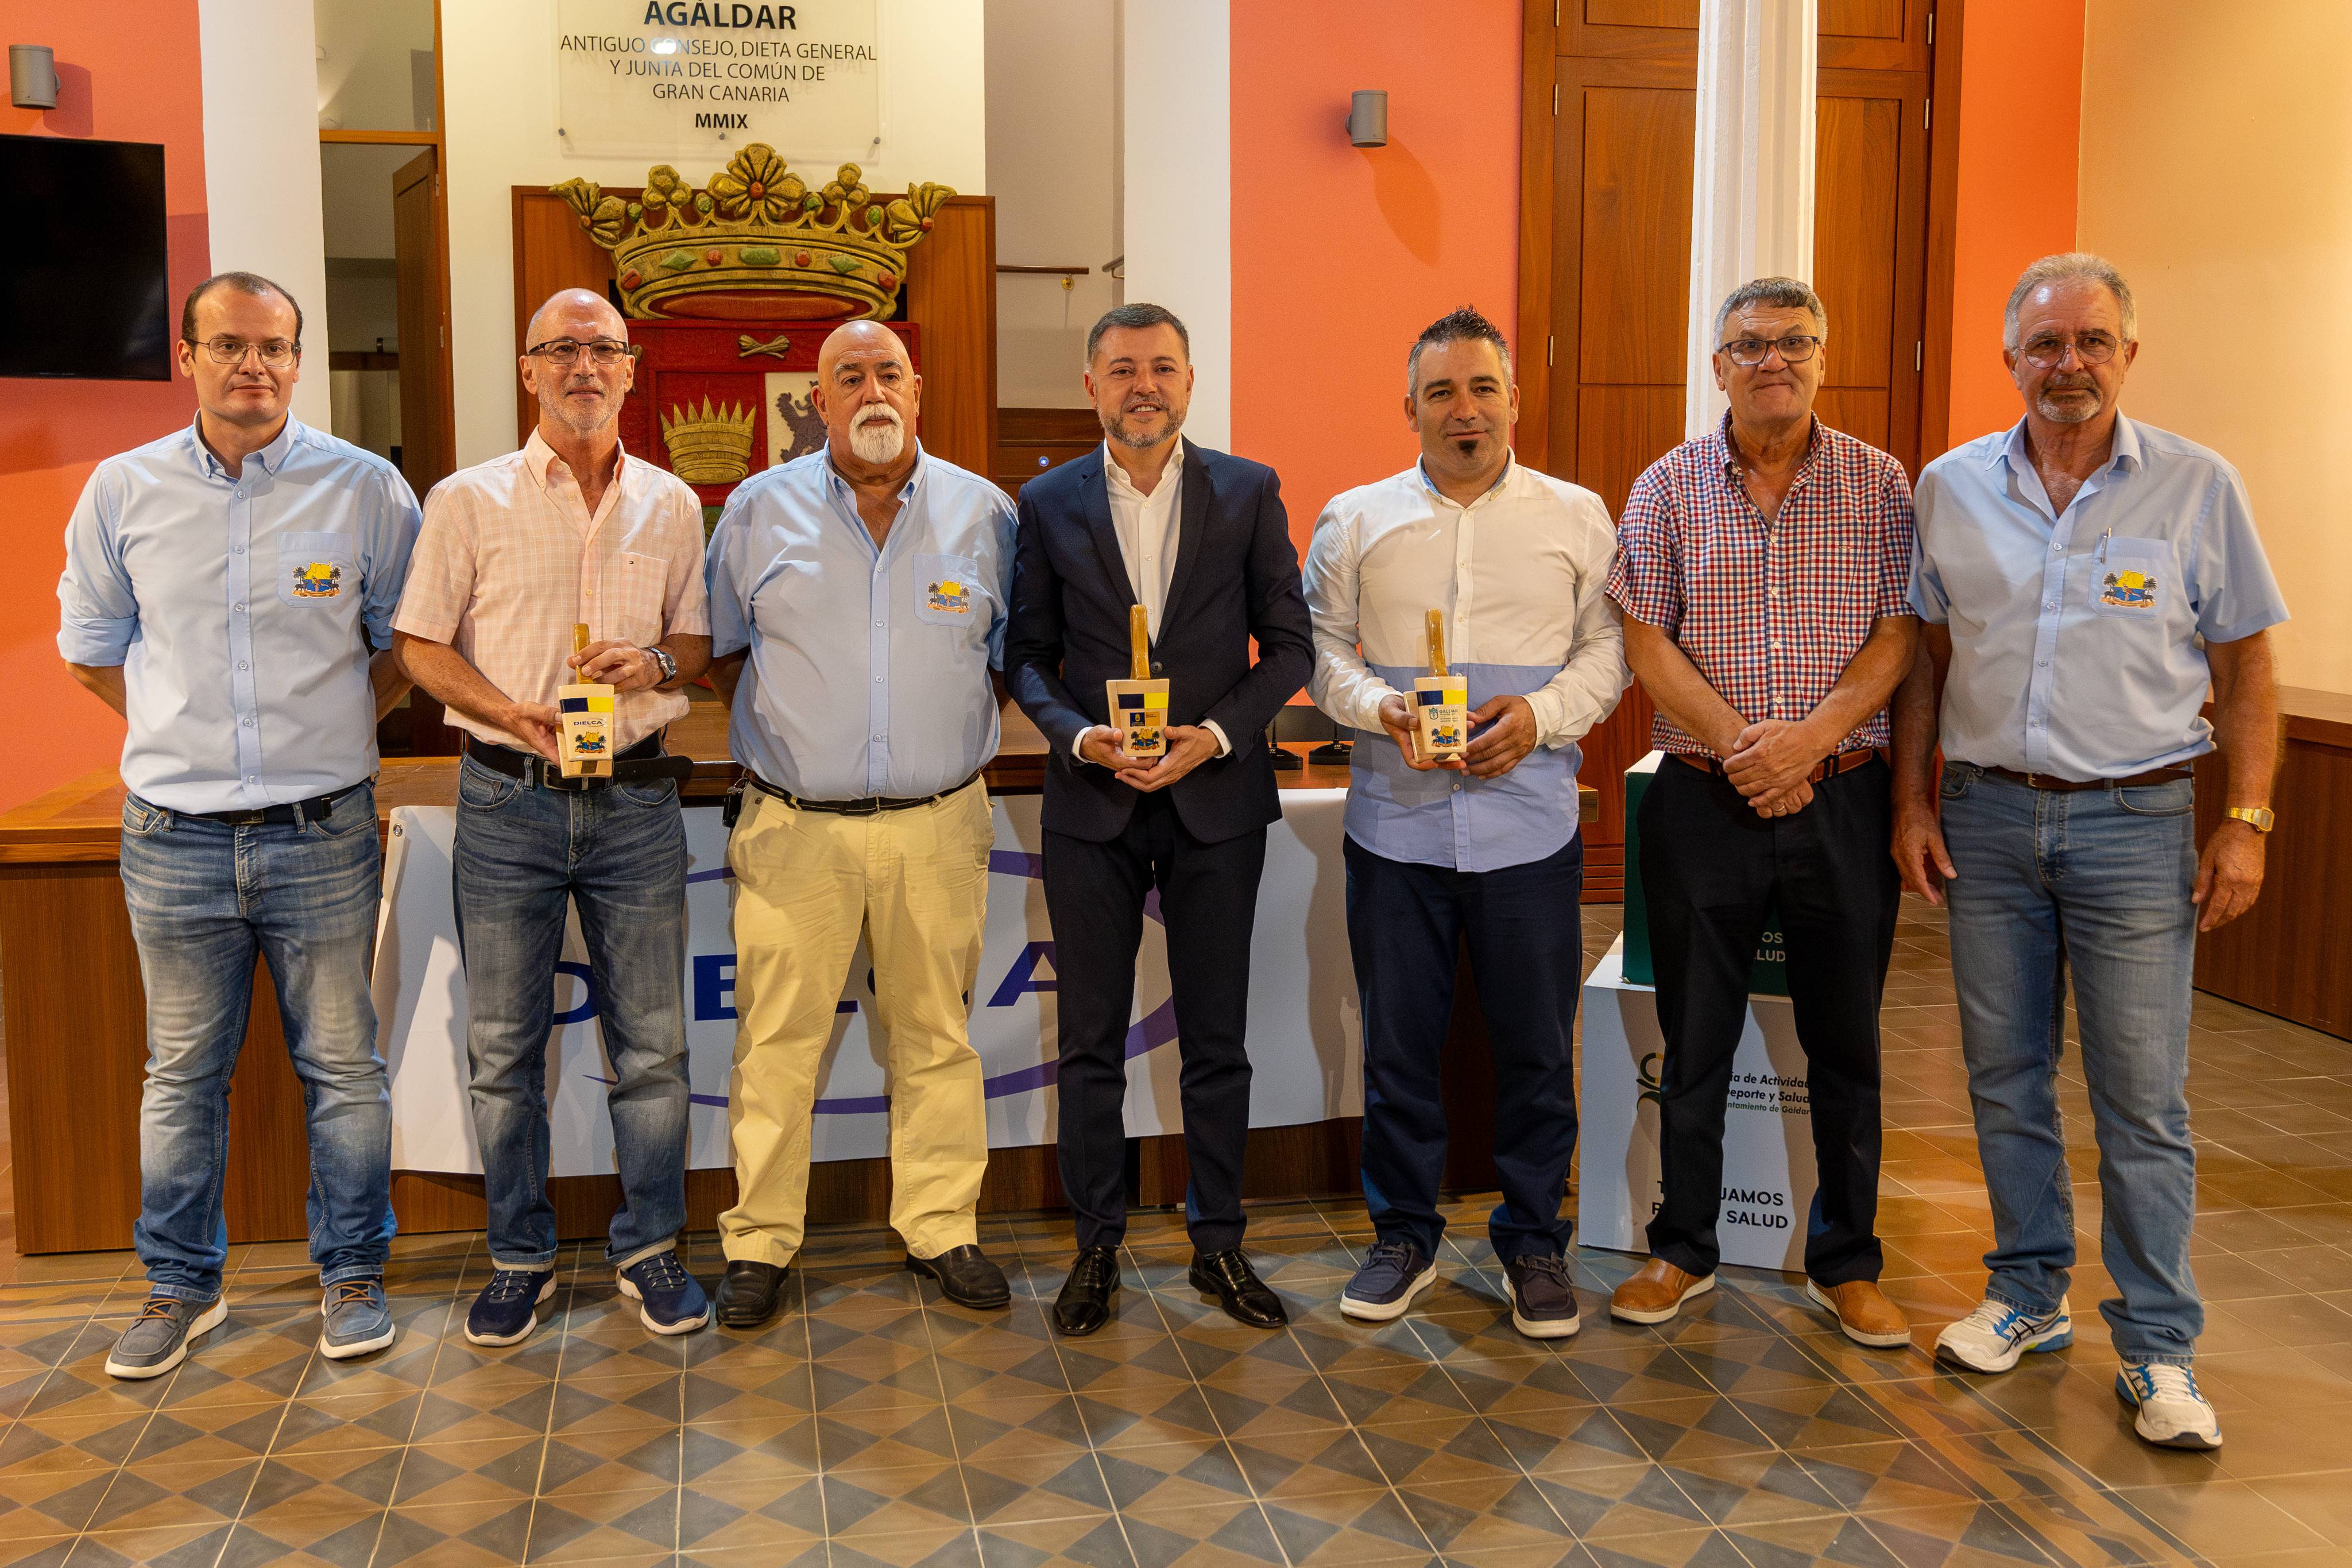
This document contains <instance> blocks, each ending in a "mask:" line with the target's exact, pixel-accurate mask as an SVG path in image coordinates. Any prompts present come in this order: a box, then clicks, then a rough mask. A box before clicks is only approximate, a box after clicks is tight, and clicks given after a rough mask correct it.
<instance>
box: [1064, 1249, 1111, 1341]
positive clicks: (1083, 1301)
mask: <svg viewBox="0 0 2352 1568" xmlns="http://www.w3.org/2000/svg"><path fill="white" fill-rule="evenodd" d="M1117 1294H1118V1253H1117V1252H1116V1251H1114V1250H1113V1249H1110V1248H1108V1247H1087V1248H1081V1249H1079V1252H1078V1256H1077V1260H1076V1261H1075V1262H1073V1263H1072V1264H1071V1265H1070V1277H1069V1278H1068V1279H1066V1280H1065V1281H1062V1293H1061V1295H1060V1296H1058V1297H1056V1298H1055V1301H1054V1326H1055V1328H1057V1329H1060V1330H1061V1331H1062V1332H1063V1333H1066V1334H1069V1335H1071V1336H1072V1337H1073V1338H1075V1337H1076V1336H1077V1335H1080V1334H1090V1333H1094V1332H1095V1330H1097V1329H1098V1328H1100V1327H1102V1326H1103V1324H1105V1323H1107V1322H1110V1299H1111V1298H1112V1297H1113V1296H1116V1295H1117Z"/></svg>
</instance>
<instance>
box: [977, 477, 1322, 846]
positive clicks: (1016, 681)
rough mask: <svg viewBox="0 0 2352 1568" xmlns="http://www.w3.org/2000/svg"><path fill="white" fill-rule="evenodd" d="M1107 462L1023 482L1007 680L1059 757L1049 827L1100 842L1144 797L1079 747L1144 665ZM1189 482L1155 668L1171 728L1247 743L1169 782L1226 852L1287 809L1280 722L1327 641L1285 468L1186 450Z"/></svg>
mask: <svg viewBox="0 0 2352 1568" xmlns="http://www.w3.org/2000/svg"><path fill="white" fill-rule="evenodd" d="M1105 461H1106V458H1105V456H1104V454H1103V450H1102V448H1101V447H1099V446H1097V447H1096V448H1095V449H1094V450H1093V451H1092V452H1089V453H1087V455H1085V456H1084V457H1080V458H1077V459H1076V460H1075V461H1072V462H1069V463H1065V464H1064V465H1061V466H1060V467H1058V468H1055V469H1053V470H1051V471H1050V472H1047V473H1045V474H1040V475H1039V476H1037V477H1035V478H1034V479H1032V480H1030V481H1029V482H1028V483H1027V484H1026V485H1024V486H1022V488H1021V500H1020V508H1019V509H1020V514H1021V517H1020V527H1019V533H1018V537H1017V540H1016V543H1015V545H1014V550H1013V612H1012V621H1011V623H1010V625H1009V626H1008V627H1007V629H1006V633H1005V641H1004V671H1005V680H1006V684H1007V685H1009V686H1010V687H1011V688H1012V691H1013V700H1014V701H1015V702H1018V703H1019V704H1020V705H1021V711H1022V712H1024V713H1025V714H1027V715H1028V716H1029V717H1030V718H1031V719H1032V720H1033V721H1034V723H1035V724H1036V726H1037V727H1038V728H1039V729H1041V730H1043V731H1045V738H1046V741H1047V742H1048V743H1049V745H1050V746H1051V747H1052V752H1053V755H1052V757H1051V758H1050V759H1049V760H1048V762H1047V764H1046V768H1045V810H1044V821H1045V826H1046V827H1048V828H1050V829H1052V830H1053V831H1055V832H1057V833H1067V834H1069V835H1070V836H1071V837H1073V838H1079V839H1088V840H1092V841H1097V842H1100V841H1104V840H1108V839H1112V838H1116V837H1117V836H1118V834H1119V833H1120V832H1121V831H1123V830H1124V829H1125V828H1126V826H1127V821H1128V818H1129V816H1130V815H1131V814H1132V813H1133V812H1134V810H1135V801H1136V799H1137V792H1136V791H1135V789H1132V788H1131V787H1129V786H1128V785H1125V784H1122V783H1120V782H1119V781H1118V778H1117V776H1116V775H1114V774H1113V773H1112V771H1111V770H1110V769H1109V768H1102V767H1098V766H1097V765H1095V764H1093V763H1080V762H1078V761H1076V758H1073V757H1072V756H1071V753H1070V747H1071V745H1072V743H1073V742H1074V741H1076V738H1077V737H1078V733H1079V732H1080V731H1081V730H1083V729H1085V728H1087V727H1088V726H1090V725H1097V724H1103V723H1106V722H1108V705H1107V704H1106V703H1105V701H1104V696H1103V683H1104V682H1106V681H1111V680H1118V679H1123V678H1124V677H1125V676H1126V675H1127V674H1129V664H1130V661H1129V651H1128V612H1129V609H1130V608H1131V607H1132V606H1133V605H1134V603H1135V591H1134V588H1133V587H1132V586H1131V585H1130V584H1129V580H1128V575H1127V562H1126V558H1125V557H1124V556H1123V555H1121V554H1120V552H1119V548H1118V532H1117V530H1116V529H1115V528H1113V526H1112V523H1111V513H1110V489H1109V481H1108V479H1107V478H1106V477H1105V476H1104V473H1103V465H1104V463H1105ZM1183 486H1184V488H1183V493H1182V497H1181V508H1180V515H1181V520H1180V523H1179V527H1178V537H1177V541H1176V564H1175V568H1174V570H1172V571H1171V574H1170V577H1169V582H1168V600H1167V604H1166V606H1165V608H1164V610H1163V611H1162V612H1161V615H1160V625H1159V626H1157V627H1155V628H1154V629H1153V630H1154V632H1155V635H1154V636H1153V638H1152V643H1151V673H1152V674H1154V675H1158V676H1165V677H1167V680H1168V721H1169V722H1170V723H1171V724H1181V725H1197V724H1199V723H1201V722H1202V720H1203V719H1214V720H1216V721H1217V725H1218V727H1220V728H1222V729H1223V731H1224V732H1225V737H1226V738H1227V739H1228V740H1230V741H1231V742H1232V743H1233V751H1232V753H1231V754H1230V755H1228V756H1225V757H1221V758H1211V759H1210V760H1208V761H1206V762H1203V763H1202V764H1201V766H1200V767H1198V768H1194V769H1193V770H1192V772H1190V773H1188V774H1186V775H1185V776H1184V777H1183V778H1181V779H1178V780H1177V781H1176V782H1175V783H1174V784H1173V785H1171V786H1170V793H1171V796H1172V798H1173V800H1174V803H1175V807H1176V812H1177V815H1178V817H1179V819H1180V820H1181V821H1182V822H1183V824H1184V828H1185V831H1187V832H1189V833H1191V834H1192V836H1193V837H1194V838H1196V839H1199V840H1201V841H1203V842H1206V843H1213V842H1215V841H1218V840H1220V839H1229V838H1232V837H1234V835H1236V834H1239V833H1244V832H1247V831H1250V830H1251V829H1253V828H1262V827H1264V826H1265V825H1266V824H1267V823H1269V822H1272V821H1275V820H1276V819H1277V818H1279V817H1280V816H1281V815H1282V806H1281V801H1280V800H1279V798H1278V796H1277V794H1276V789H1275V781H1274V759H1273V758H1272V757H1271V756H1270V755H1269V754H1268V752H1267V750H1266V745H1265V728H1266V726H1268V725H1269V724H1272V723H1273V722H1274V716H1275V715H1276V713H1277V712H1278V711H1280V709H1281V707H1282V705H1283V704H1285V703H1286V702H1288V701H1289V700H1290V697H1291V695H1292V694H1293V693H1295V692H1297V690H1298V689H1299V688H1300V687H1301V686H1303V685H1306V684H1307V674H1308V672H1309V671H1310V670H1312V669H1313V667H1314V663H1315V645H1314V641H1313V634H1312V632H1311V631H1310V629H1309V626H1308V622H1307V601H1306V598H1305V596H1304V595H1303V594H1302V593H1301V591H1300V589H1299V580H1298V552H1297V549H1294V548H1293V547H1292V545H1291V542H1290V519H1289V516H1288V514H1287V513H1286V512H1285V511H1284V510H1283V507H1282V486H1281V483H1280V482H1279V481H1278V480H1277V479H1276V477H1275V474H1274V470H1273V469H1271V468H1268V467H1266V466H1265V465H1264V464H1262V463H1252V462H1250V461H1249V460H1248V459H1247V458H1243V457H1234V456H1229V455H1226V454H1224V453H1222V452H1210V451H1207V450H1205V449H1203V448H1202V447H1199V446H1195V445H1193V444H1192V443H1191V442H1189V441H1187V442H1185V443H1184V470H1183ZM1253 637H1255V639H1256V640H1257V661H1256V663H1255V664H1252V663H1251V661H1250V640H1251V639H1252V638H1253Z"/></svg>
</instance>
